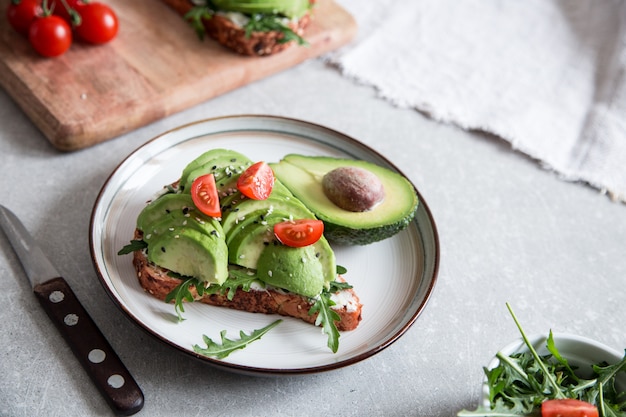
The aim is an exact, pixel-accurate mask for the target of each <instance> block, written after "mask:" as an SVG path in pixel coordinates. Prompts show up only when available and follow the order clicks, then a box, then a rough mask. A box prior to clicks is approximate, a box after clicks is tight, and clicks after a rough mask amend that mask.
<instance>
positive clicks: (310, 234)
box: [274, 219, 324, 248]
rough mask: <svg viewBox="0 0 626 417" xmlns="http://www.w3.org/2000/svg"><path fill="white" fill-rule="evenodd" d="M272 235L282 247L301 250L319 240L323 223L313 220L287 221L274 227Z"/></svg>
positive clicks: (322, 232)
mask: <svg viewBox="0 0 626 417" xmlns="http://www.w3.org/2000/svg"><path fill="white" fill-rule="evenodd" d="M274 234H275V235H276V237H277V238H278V240H280V242H281V243H282V244H283V245H287V246H291V247H292V248H301V247H303V246H309V245H312V244H313V243H315V242H317V241H318V240H320V238H321V237H322V234H324V223H323V222H322V221H321V220H315V219H298V220H287V221H284V222H280V223H276V224H275V225H274Z"/></svg>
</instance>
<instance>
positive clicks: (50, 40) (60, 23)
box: [28, 15, 72, 57]
mask: <svg viewBox="0 0 626 417" xmlns="http://www.w3.org/2000/svg"><path fill="white" fill-rule="evenodd" d="M28 40H29V41H30V44H31V45H32V46H33V48H35V50H36V51H37V52H39V54H41V55H43V56H45V57H54V56H59V55H61V54H63V53H64V52H65V51H67V50H68V49H69V47H70V45H71V44H72V30H71V29H70V26H69V25H68V24H67V22H66V21H65V20H63V19H61V18H60V17H59V16H54V15H50V16H43V17H38V18H36V19H35V20H34V21H33V23H32V24H31V25H30V29H29V30H28Z"/></svg>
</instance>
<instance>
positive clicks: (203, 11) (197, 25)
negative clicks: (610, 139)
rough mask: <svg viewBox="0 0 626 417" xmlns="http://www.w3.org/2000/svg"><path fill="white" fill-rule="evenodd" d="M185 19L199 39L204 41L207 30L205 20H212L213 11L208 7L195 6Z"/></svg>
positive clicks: (186, 14)
mask: <svg viewBox="0 0 626 417" xmlns="http://www.w3.org/2000/svg"><path fill="white" fill-rule="evenodd" d="M183 17H184V18H185V19H186V20H187V21H188V22H189V24H190V25H191V27H192V28H193V30H194V31H195V32H196V35H198V38H199V39H200V40H204V34H205V31H206V29H205V28H204V23H203V20H208V19H211V18H212V17H213V10H211V9H210V8H209V7H208V6H194V7H192V8H191V9H190V10H189V11H188V12H187V13H185V16H183Z"/></svg>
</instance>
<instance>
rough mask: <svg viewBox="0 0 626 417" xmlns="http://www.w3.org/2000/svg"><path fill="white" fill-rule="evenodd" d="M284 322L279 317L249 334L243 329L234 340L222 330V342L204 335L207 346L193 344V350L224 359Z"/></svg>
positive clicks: (203, 338)
mask: <svg viewBox="0 0 626 417" xmlns="http://www.w3.org/2000/svg"><path fill="white" fill-rule="evenodd" d="M280 322H282V320H280V319H278V320H276V321H274V322H273V323H270V324H268V325H267V326H265V327H263V328H262V329H257V330H254V331H253V332H252V333H250V334H249V335H247V334H246V333H245V332H244V331H243V330H241V331H240V332H239V338H240V339H239V340H232V339H228V338H226V330H222V331H221V332H220V337H221V339H222V344H221V345H220V344H218V343H215V342H214V341H213V340H211V338H209V337H208V336H206V335H203V336H202V340H204V343H206V345H207V347H206V348H203V347H200V346H198V345H194V346H193V350H194V352H196V353H199V354H201V355H204V356H210V357H215V358H217V359H224V358H225V357H227V356H228V355H230V354H231V353H232V352H234V351H235V350H237V349H243V348H245V347H246V346H248V345H249V344H250V343H252V342H254V341H255V340H258V339H260V338H261V337H262V336H263V335H264V334H265V333H267V332H269V331H270V330H271V329H273V328H274V327H276V326H278V324H279V323H280Z"/></svg>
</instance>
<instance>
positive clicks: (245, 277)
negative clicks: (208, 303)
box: [165, 269, 257, 321]
mask: <svg viewBox="0 0 626 417" xmlns="http://www.w3.org/2000/svg"><path fill="white" fill-rule="evenodd" d="M168 275H170V276H172V277H174V278H178V279H180V280H181V282H180V284H178V285H177V286H176V288H174V289H173V290H172V291H170V292H169V293H168V294H167V295H166V296H165V302H166V303H170V302H172V301H174V309H175V310H176V314H177V315H178V320H179V321H182V320H184V317H183V316H182V313H184V312H185V307H184V306H183V304H184V303H185V302H193V300H194V297H193V294H192V293H191V288H190V287H194V288H195V289H196V292H197V293H198V295H199V296H200V297H202V296H203V295H205V294H218V293H219V294H222V295H223V294H226V297H227V298H228V299H229V300H232V299H233V297H234V296H235V292H237V289H238V288H241V289H242V290H244V291H250V286H251V285H252V283H253V282H254V281H256V280H257V277H256V274H254V273H253V272H252V271H250V270H246V269H230V270H229V278H228V279H227V280H226V281H224V283H223V284H222V285H217V284H212V285H209V286H208V287H206V286H204V285H203V283H202V282H200V281H198V280H197V279H196V278H193V277H184V276H181V275H179V274H176V273H175V272H172V271H169V272H168Z"/></svg>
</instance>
